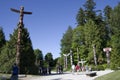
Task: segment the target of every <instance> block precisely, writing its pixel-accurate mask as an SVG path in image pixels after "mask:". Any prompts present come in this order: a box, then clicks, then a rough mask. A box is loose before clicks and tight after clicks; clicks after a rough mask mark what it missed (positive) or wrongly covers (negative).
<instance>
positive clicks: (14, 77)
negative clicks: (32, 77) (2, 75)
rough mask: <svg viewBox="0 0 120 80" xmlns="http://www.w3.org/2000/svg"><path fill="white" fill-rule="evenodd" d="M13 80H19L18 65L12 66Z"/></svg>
mask: <svg viewBox="0 0 120 80" xmlns="http://www.w3.org/2000/svg"><path fill="white" fill-rule="evenodd" d="M11 80H18V66H17V65H16V63H14V65H13V66H12V75H11Z"/></svg>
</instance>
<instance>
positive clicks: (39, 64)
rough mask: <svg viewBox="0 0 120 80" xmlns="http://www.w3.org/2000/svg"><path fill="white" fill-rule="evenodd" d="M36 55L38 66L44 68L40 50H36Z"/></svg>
mask: <svg viewBox="0 0 120 80" xmlns="http://www.w3.org/2000/svg"><path fill="white" fill-rule="evenodd" d="M34 54H35V55H36V64H37V65H38V66H40V67H42V66H43V54H42V51H41V50H39V49H35V50H34Z"/></svg>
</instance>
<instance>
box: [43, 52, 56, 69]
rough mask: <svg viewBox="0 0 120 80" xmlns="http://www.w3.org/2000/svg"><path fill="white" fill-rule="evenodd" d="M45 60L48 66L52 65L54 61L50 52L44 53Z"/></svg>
mask: <svg viewBox="0 0 120 80" xmlns="http://www.w3.org/2000/svg"><path fill="white" fill-rule="evenodd" d="M45 62H46V63H47V64H48V66H50V67H52V66H53V65H54V62H53V55H52V53H47V54H46V55H45Z"/></svg>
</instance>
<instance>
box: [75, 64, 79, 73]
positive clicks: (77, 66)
mask: <svg viewBox="0 0 120 80" xmlns="http://www.w3.org/2000/svg"><path fill="white" fill-rule="evenodd" d="M75 69H76V71H77V74H78V72H79V70H80V66H79V64H77V65H76V66H75Z"/></svg>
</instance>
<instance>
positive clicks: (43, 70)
mask: <svg viewBox="0 0 120 80" xmlns="http://www.w3.org/2000/svg"><path fill="white" fill-rule="evenodd" d="M39 73H40V75H46V74H51V67H39Z"/></svg>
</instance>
